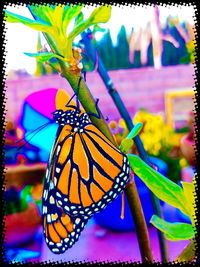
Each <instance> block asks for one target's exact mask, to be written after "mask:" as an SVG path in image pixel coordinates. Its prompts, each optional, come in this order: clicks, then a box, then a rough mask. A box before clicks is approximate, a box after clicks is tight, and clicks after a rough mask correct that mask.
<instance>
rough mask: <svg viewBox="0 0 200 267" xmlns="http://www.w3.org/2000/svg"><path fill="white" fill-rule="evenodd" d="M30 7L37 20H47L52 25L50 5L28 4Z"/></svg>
mask: <svg viewBox="0 0 200 267" xmlns="http://www.w3.org/2000/svg"><path fill="white" fill-rule="evenodd" d="M28 8H29V9H30V11H31V13H32V14H33V15H34V17H35V19H36V20H37V21H42V22H46V23H48V24H50V25H51V20H50V18H49V16H48V8H49V7H48V6H44V5H38V4H35V5H28Z"/></svg>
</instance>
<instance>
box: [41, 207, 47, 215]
mask: <svg viewBox="0 0 200 267" xmlns="http://www.w3.org/2000/svg"><path fill="white" fill-rule="evenodd" d="M42 213H43V214H47V206H43V209H42Z"/></svg>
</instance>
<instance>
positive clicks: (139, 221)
mask: <svg viewBox="0 0 200 267" xmlns="http://www.w3.org/2000/svg"><path fill="white" fill-rule="evenodd" d="M125 194H126V197H127V199H128V201H129V203H131V205H130V204H129V208H130V211H131V215H132V218H133V221H134V224H135V229H136V233H137V238H138V244H139V248H140V253H141V258H142V261H143V262H151V263H152V262H153V256H152V252H151V246H150V241H149V235H148V229H147V225H146V221H145V217H144V213H143V209H142V205H141V202H140V198H139V195H138V191H137V188H136V184H135V181H134V179H133V180H131V182H130V183H129V184H128V185H127V186H126V188H125Z"/></svg>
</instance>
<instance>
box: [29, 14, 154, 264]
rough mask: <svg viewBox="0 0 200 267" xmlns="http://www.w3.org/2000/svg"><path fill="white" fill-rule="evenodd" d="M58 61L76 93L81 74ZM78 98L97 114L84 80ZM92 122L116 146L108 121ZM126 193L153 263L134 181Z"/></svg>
mask: <svg viewBox="0 0 200 267" xmlns="http://www.w3.org/2000/svg"><path fill="white" fill-rule="evenodd" d="M32 15H33V14H32ZM33 17H34V16H33ZM43 34H44V36H45V38H46V40H47V42H48V44H49V45H50V47H51V49H53V50H54V51H55V52H56V53H57V54H60V51H58V48H57V46H56V44H55V42H54V40H53V39H52V38H51V36H50V35H49V34H47V33H43ZM58 61H59V63H60V67H61V69H62V77H64V78H65V79H66V80H67V81H68V82H69V84H70V85H71V87H72V89H73V90H74V92H76V89H77V84H78V80H79V78H80V74H75V73H74V74H73V73H72V72H71V71H69V69H68V68H67V66H66V64H65V63H64V62H63V61H61V60H59V59H58ZM78 98H79V101H80V102H81V104H82V106H83V108H84V109H85V111H86V112H87V113H89V112H92V113H96V102H95V100H94V98H93V97H92V95H91V93H90V91H89V89H88V87H87V85H86V83H85V82H84V80H82V82H81V84H80V90H79V95H78ZM91 121H92V122H93V123H94V124H95V125H96V126H97V127H98V129H99V130H100V131H101V132H102V133H103V134H104V135H105V136H106V137H107V138H108V139H109V140H110V141H111V142H112V143H113V144H114V145H116V143H115V140H114V138H113V135H112V134H111V132H110V130H109V127H108V125H107V123H106V121H105V120H104V118H103V116H102V114H101V118H100V119H97V118H95V117H94V116H91ZM116 146H117V145H116ZM125 193H126V197H127V200H128V203H129V207H130V210H131V212H132V217H133V218H134V222H135V225H136V228H137V235H138V241H139V246H140V251H141V257H142V260H143V262H153V257H152V254H151V249H150V242H149V237H148V231H147V226H146V222H145V219H144V215H143V212H142V206H141V203H140V200H139V196H138V192H137V190H136V186H135V182H134V181H133V182H132V183H130V184H129V185H128V186H127V188H126V189H125Z"/></svg>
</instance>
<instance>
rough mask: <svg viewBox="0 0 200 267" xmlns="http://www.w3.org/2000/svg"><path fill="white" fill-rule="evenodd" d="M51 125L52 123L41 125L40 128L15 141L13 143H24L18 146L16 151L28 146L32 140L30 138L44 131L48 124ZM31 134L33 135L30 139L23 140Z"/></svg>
mask: <svg viewBox="0 0 200 267" xmlns="http://www.w3.org/2000/svg"><path fill="white" fill-rule="evenodd" d="M51 123H52V122H47V123H45V124H43V125H41V126H40V127H38V128H36V129H34V130H33V131H31V132H29V133H27V134H25V136H24V138H22V139H20V140H17V141H16V142H15V143H19V142H21V141H25V143H24V144H22V145H21V146H19V147H18V148H17V150H20V149H22V147H24V146H25V145H26V144H28V142H30V141H31V140H32V138H33V137H34V136H35V135H36V134H38V133H39V132H40V131H41V130H42V129H44V128H45V127H46V126H47V125H48V124H51ZM31 134H33V135H32V136H31V137H30V139H28V140H25V138H27V137H29V136H30V135H31Z"/></svg>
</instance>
